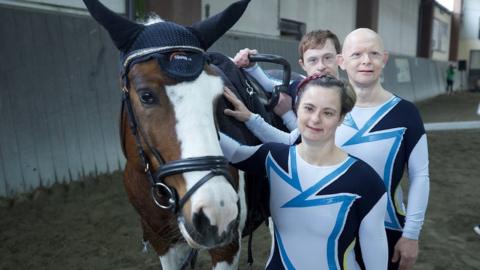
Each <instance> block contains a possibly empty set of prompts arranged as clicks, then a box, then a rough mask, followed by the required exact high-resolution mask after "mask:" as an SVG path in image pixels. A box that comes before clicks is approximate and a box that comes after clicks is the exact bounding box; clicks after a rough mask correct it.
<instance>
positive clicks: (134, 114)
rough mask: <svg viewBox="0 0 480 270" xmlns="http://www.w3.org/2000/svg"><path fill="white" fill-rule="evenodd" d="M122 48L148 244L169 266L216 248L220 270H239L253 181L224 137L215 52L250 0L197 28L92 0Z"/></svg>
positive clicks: (127, 140)
mask: <svg viewBox="0 0 480 270" xmlns="http://www.w3.org/2000/svg"><path fill="white" fill-rule="evenodd" d="M84 3H85V5H86V6H87V9H88V11H89V12H90V14H91V15H92V17H93V18H94V19H95V20H96V21H97V22H99V23H100V24H101V25H102V26H103V27H104V28H105V29H106V30H107V32H108V33H109V35H110V37H111V39H112V40H113V42H114V44H115V45H116V47H117V48H118V49H119V50H120V54H121V61H122V68H121V69H122V71H121V82H122V92H123V94H122V100H123V102H122V113H121V118H120V127H121V128H120V135H121V142H122V149H123V152H124V155H125V157H126V165H125V169H124V187H125V190H126V193H127V195H128V198H129V201H130V203H131V204H132V206H133V207H134V208H135V210H136V211H137V213H138V214H139V216H140V221H141V227H142V230H143V238H144V241H148V243H150V245H151V246H152V247H153V248H154V250H155V251H156V253H157V254H158V256H159V258H160V262H161V265H162V268H163V269H185V268H186V267H187V266H188V265H189V264H191V262H192V261H193V260H192V258H194V257H195V254H196V251H197V250H198V249H207V250H208V252H209V254H210V256H211V260H212V268H213V269H237V268H238V260H239V254H240V243H241V242H240V240H241V237H242V233H243V230H244V227H245V223H246V219H247V203H246V198H245V197H246V193H245V180H244V179H243V177H241V175H240V174H239V173H238V171H236V170H235V169H233V168H232V167H231V166H229V164H228V161H227V160H226V159H225V158H224V157H223V155H222V151H221V149H220V145H219V142H218V132H219V131H218V124H217V121H215V120H216V118H218V117H217V115H218V113H215V111H218V109H217V108H218V106H217V103H219V100H220V101H221V98H220V97H221V95H222V92H223V87H224V82H223V81H222V79H221V77H220V76H219V75H218V73H217V72H215V70H214V68H213V67H212V66H211V65H209V63H208V61H209V60H208V57H207V56H206V53H205V51H206V50H207V49H208V48H209V47H210V46H211V45H212V44H213V43H214V42H215V41H216V40H217V39H218V38H219V37H221V36H222V35H223V34H224V33H225V32H226V31H227V30H228V29H229V28H230V27H231V26H233V24H234V23H235V22H236V21H237V20H238V19H239V18H240V17H241V15H242V14H243V12H244V11H245V9H246V7H247V5H248V3H249V1H248V0H240V1H237V2H235V3H233V4H231V5H230V6H228V7H227V8H226V9H225V10H224V11H223V12H221V13H219V14H217V15H215V16H212V17H210V18H208V19H206V20H204V21H201V22H198V23H196V24H194V25H192V26H189V27H184V26H181V25H178V24H175V23H172V22H166V21H158V22H155V23H149V24H139V23H136V22H132V21H130V20H128V19H126V18H124V17H122V16H119V15H118V14H116V13H114V12H112V11H111V10H109V9H108V8H106V7H105V6H104V5H102V4H101V3H100V2H98V0H84Z"/></svg>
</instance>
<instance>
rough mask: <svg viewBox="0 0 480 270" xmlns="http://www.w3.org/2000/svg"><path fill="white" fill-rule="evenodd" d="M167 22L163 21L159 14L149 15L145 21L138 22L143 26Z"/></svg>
mask: <svg viewBox="0 0 480 270" xmlns="http://www.w3.org/2000/svg"><path fill="white" fill-rule="evenodd" d="M164 21H165V20H164V19H162V18H161V17H160V16H158V14H156V13H149V14H148V16H147V17H146V18H145V19H144V20H140V21H138V22H139V23H141V24H143V25H151V24H155V23H159V22H164Z"/></svg>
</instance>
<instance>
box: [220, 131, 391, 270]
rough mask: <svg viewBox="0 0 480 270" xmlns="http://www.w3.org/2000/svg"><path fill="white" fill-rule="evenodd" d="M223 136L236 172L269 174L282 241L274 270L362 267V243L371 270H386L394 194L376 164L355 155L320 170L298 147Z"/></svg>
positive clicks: (274, 253)
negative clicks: (389, 206) (389, 192)
mask: <svg viewBox="0 0 480 270" xmlns="http://www.w3.org/2000/svg"><path fill="white" fill-rule="evenodd" d="M220 138H221V139H220V144H221V146H222V150H223V152H224V154H225V156H226V157H227V158H228V159H229V160H230V161H231V162H232V163H233V164H234V166H235V167H237V168H239V169H241V170H244V171H258V170H262V171H263V170H264V171H265V172H266V175H267V176H268V181H269V187H270V200H269V204H270V205H269V207H270V212H271V216H272V220H273V224H274V237H273V241H272V248H271V254H270V257H269V260H268V262H267V266H266V269H275V270H277V269H329V270H330V269H359V266H358V264H357V261H356V258H355V251H354V246H355V244H356V243H359V246H360V247H361V250H362V253H363V254H364V255H363V262H364V264H365V266H366V267H367V268H368V269H379V270H384V269H386V267H387V257H388V251H387V240H386V235H385V230H384V226H383V220H384V216H385V209H386V201H387V197H386V192H385V191H386V190H385V187H384V185H383V182H382V180H381V179H380V177H379V175H378V174H377V173H376V172H375V171H374V170H373V169H372V168H371V167H370V166H369V165H367V164H366V163H365V162H363V161H361V160H359V159H357V158H355V157H353V156H350V155H349V156H348V157H347V158H346V159H345V160H344V161H342V162H341V163H340V164H337V165H334V166H314V165H310V164H308V163H307V162H306V161H304V160H303V159H302V158H301V157H300V156H299V155H298V153H297V146H288V145H285V144H278V143H267V144H264V145H260V146H244V145H240V144H238V143H237V142H236V141H234V140H233V139H231V138H229V137H227V136H226V135H223V134H222V135H221V136H220Z"/></svg>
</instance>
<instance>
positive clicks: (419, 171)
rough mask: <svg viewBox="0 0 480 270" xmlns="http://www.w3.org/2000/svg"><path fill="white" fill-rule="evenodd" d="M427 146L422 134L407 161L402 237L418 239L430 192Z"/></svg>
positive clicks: (425, 137)
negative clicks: (406, 189)
mask: <svg viewBox="0 0 480 270" xmlns="http://www.w3.org/2000/svg"><path fill="white" fill-rule="evenodd" d="M428 163H429V161H428V144H427V136H426V135H425V134H424V135H423V136H422V137H421V138H420V140H419V141H418V142H417V144H416V145H415V148H414V149H413V150H412V153H411V154H410V158H409V159H408V180H409V182H410V185H409V190H408V204H407V216H406V220H405V226H404V228H403V234H402V236H403V237H406V238H409V239H418V236H419V235H420V230H421V229H422V225H423V221H424V218H425V212H426V209H427V205H428V196H429V192H430V178H429V170H428Z"/></svg>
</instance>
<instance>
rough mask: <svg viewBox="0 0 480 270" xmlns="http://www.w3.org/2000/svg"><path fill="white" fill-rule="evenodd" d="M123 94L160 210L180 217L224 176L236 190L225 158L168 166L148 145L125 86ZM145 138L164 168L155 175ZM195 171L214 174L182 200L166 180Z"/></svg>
mask: <svg viewBox="0 0 480 270" xmlns="http://www.w3.org/2000/svg"><path fill="white" fill-rule="evenodd" d="M122 91H123V94H122V105H123V106H122V108H126V109H127V116H128V123H129V127H130V131H131V132H132V135H133V136H134V137H135V143H136V146H137V151H138V155H139V157H140V160H141V162H142V165H143V167H144V170H145V174H146V175H147V178H148V180H149V182H150V186H151V194H152V198H153V200H154V202H155V204H156V205H157V206H158V207H160V208H162V209H165V210H170V211H171V212H172V213H174V214H178V213H179V211H180V210H181V209H182V208H183V206H184V205H185V204H186V203H187V201H188V200H189V199H190V197H191V196H192V195H193V194H194V193H195V191H197V190H198V189H199V188H200V187H201V186H202V185H203V184H205V183H206V182H207V181H208V180H210V179H212V178H213V177H214V176H219V175H221V176H224V177H225V178H226V179H227V180H228V182H229V183H230V184H231V185H232V186H233V179H232V176H231V175H230V172H229V171H228V160H227V159H226V158H225V157H223V156H203V157H192V158H184V159H179V160H174V161H169V162H166V161H165V160H164V159H163V157H162V156H161V154H160V153H159V151H157V150H156V149H155V148H153V147H152V146H151V145H150V144H149V143H148V140H147V139H146V136H145V132H143V130H142V128H141V126H140V125H139V124H138V122H137V119H136V116H135V112H134V110H133V107H132V103H131V100H130V93H129V91H128V89H127V88H126V87H125V86H124V87H123V89H122ZM142 138H143V141H144V142H145V144H146V145H147V147H148V150H149V151H150V152H151V153H152V154H153V156H154V157H155V159H156V160H157V162H158V164H160V166H159V168H158V169H157V170H155V171H153V170H152V166H151V162H150V161H149V159H148V157H147V155H146V152H145V150H144V148H143V145H142ZM193 171H210V172H209V173H208V174H207V175H205V176H204V177H202V178H201V179H200V180H199V181H197V182H196V183H195V185H193V186H192V187H191V188H190V189H189V190H187V192H186V193H185V195H184V196H183V197H182V198H180V199H179V198H178V192H177V191H176V190H175V188H172V187H170V186H168V185H167V184H165V178H166V177H168V176H172V175H176V174H181V173H185V172H193ZM162 197H163V198H166V199H167V202H166V203H163V202H162Z"/></svg>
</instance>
